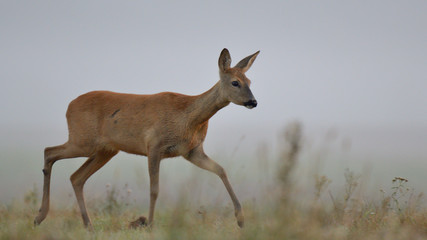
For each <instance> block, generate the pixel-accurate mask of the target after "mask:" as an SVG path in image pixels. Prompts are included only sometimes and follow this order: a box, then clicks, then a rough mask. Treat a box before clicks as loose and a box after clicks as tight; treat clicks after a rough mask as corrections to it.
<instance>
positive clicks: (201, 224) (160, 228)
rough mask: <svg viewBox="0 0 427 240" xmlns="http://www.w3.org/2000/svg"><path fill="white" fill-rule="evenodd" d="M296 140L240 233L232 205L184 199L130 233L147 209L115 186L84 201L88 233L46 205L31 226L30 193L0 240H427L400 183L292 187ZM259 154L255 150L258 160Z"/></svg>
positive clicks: (2, 226) (248, 204) (421, 218)
mask: <svg viewBox="0 0 427 240" xmlns="http://www.w3.org/2000/svg"><path fill="white" fill-rule="evenodd" d="M301 135H302V130H301V126H300V125H299V124H293V125H290V126H288V128H287V129H286V131H285V132H284V134H283V136H282V143H281V147H280V148H279V150H278V153H277V154H276V155H277V158H278V159H277V160H278V161H276V165H275V166H274V167H273V168H274V169H275V171H274V178H273V180H272V181H271V182H269V183H267V184H263V185H262V186H263V189H262V190H260V192H261V196H260V198H258V199H253V200H250V201H248V200H246V201H243V202H242V204H243V209H244V213H245V227H244V228H243V229H240V228H239V227H238V226H237V224H236V220H235V217H234V214H233V213H234V211H233V207H232V205H231V201H227V204H209V205H206V206H204V205H199V206H194V204H190V202H191V201H189V199H188V198H187V197H186V196H185V195H183V196H180V197H177V199H176V200H173V201H171V202H172V203H173V204H170V205H168V206H167V207H164V206H163V207H158V208H157V209H156V214H155V224H154V226H152V227H151V228H147V227H143V228H139V229H129V228H128V225H129V223H130V222H131V221H133V220H135V219H136V218H138V217H139V213H145V212H147V209H142V208H141V209H140V208H138V207H137V206H138V205H137V204H133V203H132V201H130V200H129V199H128V198H127V194H128V193H127V192H126V191H120V189H119V188H116V187H114V186H108V187H107V188H106V194H105V195H104V196H103V197H98V198H95V199H90V200H89V201H87V205H88V211H89V214H90V216H91V219H92V223H93V225H94V230H93V231H88V230H86V229H85V228H84V227H83V223H82V220H81V216H80V212H79V210H78V208H77V205H76V204H75V203H74V204H72V205H66V206H55V205H53V206H51V210H50V212H49V214H48V216H47V218H46V220H45V221H44V222H43V223H42V224H41V225H40V226H37V227H34V226H33V219H34V217H35V216H36V214H37V211H38V207H39V205H40V198H41V193H40V191H39V190H38V189H37V188H36V187H34V189H32V190H30V191H28V192H27V193H26V194H25V196H24V197H23V198H22V199H17V200H14V201H12V202H11V203H7V204H2V205H0V216H1V217H0V239H136V238H139V239H426V238H427V208H426V207H425V199H424V196H423V194H422V193H419V192H417V191H416V190H415V189H413V188H412V187H411V182H410V181H408V180H407V179H405V178H401V177H395V178H393V179H390V180H389V181H390V187H389V188H387V189H384V190H381V189H378V191H376V192H375V194H372V193H370V192H369V191H368V190H366V188H364V187H363V186H364V185H366V183H364V182H365V181H367V180H368V179H367V178H365V177H364V176H363V175H360V174H357V173H355V172H353V171H352V170H350V169H346V170H345V171H344V172H343V173H342V174H343V175H344V182H343V183H342V188H341V189H340V190H339V191H331V189H330V186H331V180H330V179H329V178H328V176H325V175H322V174H320V173H318V172H316V171H313V172H312V174H311V175H312V176H313V178H312V181H309V185H310V186H309V187H308V189H310V190H309V191H305V190H304V191H303V190H301V187H300V185H299V183H298V181H296V179H297V178H296V175H298V174H299V173H298V171H297V170H296V168H297V167H296V166H297V165H298V161H299V155H300V154H301V151H302V150H301V148H302V147H303V144H304V143H303V141H302V136H301ZM263 154H266V153H263V151H260V154H259V156H258V157H259V158H263ZM261 170H262V169H260V171H261ZM189 184H190V183H189ZM254 188H256V186H254ZM227 200H228V199H227Z"/></svg>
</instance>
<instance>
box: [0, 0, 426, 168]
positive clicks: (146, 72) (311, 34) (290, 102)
mask: <svg viewBox="0 0 427 240" xmlns="http://www.w3.org/2000/svg"><path fill="white" fill-rule="evenodd" d="M426 13H427V1H424V0H420V1H401V0H399V1H390V0H383V1H153V2H150V1H114V2H112V1H67V2H66V1H1V2H0V81H1V85H2V87H1V88H0V109H1V112H2V114H1V118H0V133H1V134H0V143H1V144H2V148H3V149H5V148H6V147H11V146H12V147H16V148H17V149H19V147H20V146H23V145H25V146H27V145H28V144H34V145H33V146H34V147H35V148H36V149H38V151H40V152H41V151H42V150H41V149H43V147H45V146H49V145H56V144H61V143H63V142H64V141H66V122H65V111H66V108H67V105H68V103H69V102H70V101H71V100H72V99H74V98H75V97H77V96H78V95H80V94H82V93H85V92H88V91H92V90H112V91H117V92H131V93H144V94H145V93H156V92H161V91H175V92H180V93H184V94H191V95H193V94H199V93H202V92H204V91H206V90H208V89H209V88H210V87H211V86H212V85H214V84H215V82H216V81H217V80H218V67H217V60H218V57H219V54H220V51H221V50H222V49H223V48H224V47H227V48H228V49H229V50H230V52H231V56H232V58H233V63H234V64H235V63H237V61H239V60H240V59H242V58H243V57H246V56H248V55H249V54H252V53H254V52H255V51H257V50H261V53H260V55H259V56H258V58H257V60H256V61H255V63H254V64H253V66H252V68H251V69H250V70H249V72H248V73H247V76H248V77H249V78H250V79H251V80H252V83H253V84H252V91H253V93H254V95H255V97H256V98H257V100H258V103H259V105H258V107H257V108H255V109H253V110H247V109H245V108H243V107H240V106H235V105H232V106H229V107H227V108H225V109H223V110H222V111H220V112H219V113H218V114H217V115H216V116H214V118H213V119H212V121H211V125H210V130H209V131H210V133H209V134H208V140H209V136H210V135H213V136H214V137H213V138H212V139H213V140H212V141H216V142H219V141H222V142H226V141H224V134H230V136H233V137H234V138H230V139H227V142H229V143H230V144H236V142H238V141H239V139H240V137H241V136H242V135H241V134H242V132H248V133H247V137H248V138H257V137H258V136H264V137H265V135H263V134H262V133H263V131H270V133H271V134H270V135H268V136H274V132H275V131H277V130H279V129H281V128H282V127H283V126H284V125H285V123H286V122H288V121H290V120H293V119H299V120H301V121H302V122H303V123H305V124H306V125H307V126H327V127H331V126H332V127H334V126H338V127H340V126H350V127H351V126H356V127H357V126H369V127H373V128H375V127H378V126H387V127H390V128H394V127H399V128H404V129H405V128H407V127H411V131H412V132H417V131H418V130H419V129H421V130H423V131H424V132H426V131H425V130H426V129H427V110H426V104H427V44H426V43H427V14H426ZM233 129H236V130H233ZM265 129H267V130H265ZM414 129H415V130H414ZM233 131H234V132H233ZM356 132H357V131H356ZM412 132H411V133H412ZM233 134H234V135H233ZM368 135H369V133H368ZM215 136H216V137H215ZM267 138H268V137H267ZM417 139H422V141H425V140H426V137H420V138H417ZM233 146H234V145H233ZM230 148H232V147H230ZM9 150H10V149H9ZM3 152H4V151H3ZM9 160H10V161H13V160H12V159H9ZM9 160H8V161H9ZM2 161H3V160H2ZM34 161H35V160H34ZM41 162H42V159H41V158H40V159H38V160H37V163H41Z"/></svg>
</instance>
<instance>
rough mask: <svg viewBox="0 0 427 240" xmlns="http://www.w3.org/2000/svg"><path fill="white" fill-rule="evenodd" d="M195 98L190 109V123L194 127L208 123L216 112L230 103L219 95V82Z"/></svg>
mask: <svg viewBox="0 0 427 240" xmlns="http://www.w3.org/2000/svg"><path fill="white" fill-rule="evenodd" d="M195 98H196V99H195V101H194V103H193V106H192V108H191V113H190V119H191V120H190V122H191V123H193V124H196V125H197V124H201V123H204V122H206V121H208V120H209V119H210V118H211V117H212V116H213V115H214V114H215V113H216V112H218V111H219V110H220V109H221V108H223V107H225V106H227V105H228V104H229V103H230V101H228V100H227V99H226V98H225V97H224V96H223V95H222V94H221V86H220V82H218V83H216V84H215V85H214V86H213V87H212V88H211V89H209V90H208V91H206V92H204V93H202V94H200V95H198V96H195Z"/></svg>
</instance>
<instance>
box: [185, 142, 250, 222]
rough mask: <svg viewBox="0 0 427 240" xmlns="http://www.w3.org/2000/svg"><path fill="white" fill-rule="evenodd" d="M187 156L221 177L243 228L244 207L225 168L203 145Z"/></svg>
mask: <svg viewBox="0 0 427 240" xmlns="http://www.w3.org/2000/svg"><path fill="white" fill-rule="evenodd" d="M185 158H186V159H187V160H189V161H190V162H192V163H193V164H194V165H196V166H198V167H200V168H202V169H205V170H208V171H210V172H213V173H215V174H216V175H218V176H219V177H220V178H221V180H222V182H223V183H224V186H225V188H226V189H227V191H228V194H229V195H230V197H231V200H232V201H233V205H234V214H235V216H236V219H237V224H238V225H239V227H241V228H242V227H243V225H244V216H243V211H242V207H241V205H240V202H239V200H238V199H237V197H236V194H234V191H233V188H232V187H231V184H230V182H229V181H228V178H227V174H226V173H225V170H224V168H223V167H221V166H220V165H219V164H218V163H216V162H215V161H214V160H212V159H210V158H209V157H208V156H207V155H206V154H205V153H204V151H203V148H202V146H199V147H197V148H195V149H193V150H192V151H191V152H190V153H189V154H188V155H187V156H185Z"/></svg>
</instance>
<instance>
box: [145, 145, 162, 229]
mask: <svg viewBox="0 0 427 240" xmlns="http://www.w3.org/2000/svg"><path fill="white" fill-rule="evenodd" d="M159 169H160V158H159V157H158V154H156V153H153V154H151V155H149V156H148V173H149V175H150V212H149V215H148V225H149V226H151V225H152V223H153V219H154V209H155V207H156V200H157V196H158V195H159Z"/></svg>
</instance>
